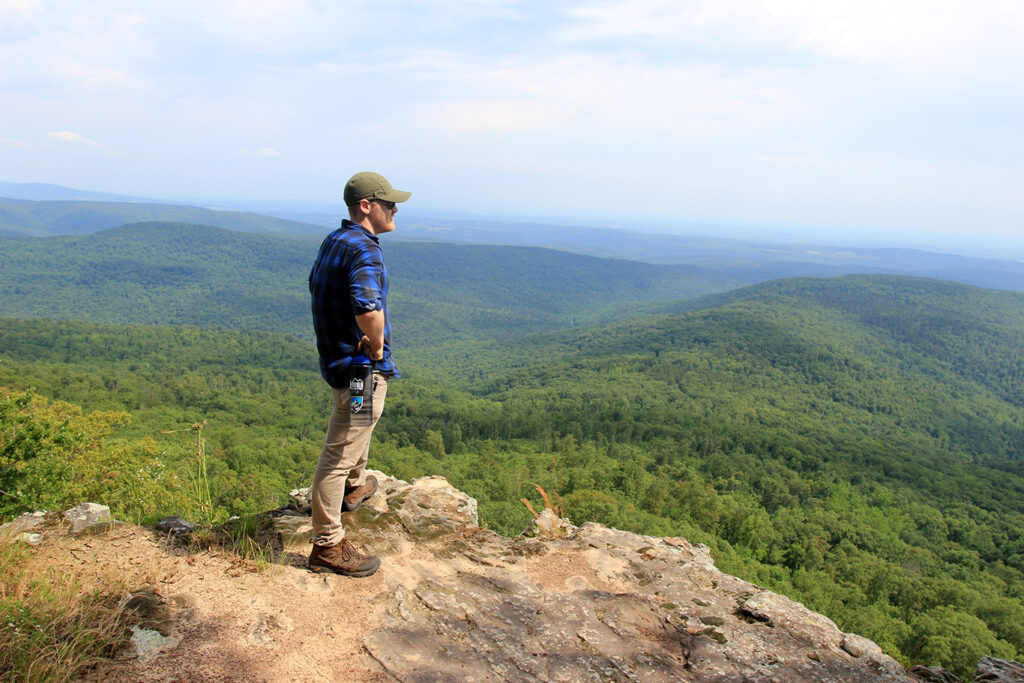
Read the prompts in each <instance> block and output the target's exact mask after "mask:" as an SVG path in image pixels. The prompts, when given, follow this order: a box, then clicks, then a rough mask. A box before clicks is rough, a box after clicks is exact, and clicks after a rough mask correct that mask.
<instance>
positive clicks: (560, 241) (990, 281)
mask: <svg viewBox="0 0 1024 683" xmlns="http://www.w3.org/2000/svg"><path fill="white" fill-rule="evenodd" d="M46 187H47V188H49V187H51V186H46ZM52 187H54V188H56V189H55V190H53V191H54V192H55V193H57V192H58V191H61V190H65V191H66V194H68V195H69V196H73V193H74V192H76V191H74V190H69V189H67V188H60V187H59V186H52ZM261 206H265V207H267V210H268V211H273V212H274V215H276V216H288V217H290V218H281V217H272V216H268V215H264V214H260V213H251V212H239V211H220V210H213V209H209V208H200V207H196V206H185V205H174V204H154V203H139V202H134V203H125V202H103V201H87V202H81V201H40V202H31V201H27V200H13V199H0V235H34V236H44V235H64V234H84V233H89V232H96V231H98V230H103V229H106V228H110V227H116V226H119V225H124V224H126V223H133V222H141V221H167V222H171V221H173V222H184V223H194V224H203V225H213V226H216V227H221V228H226V229H229V230H238V231H243V232H262V233H279V234H317V235H323V234H325V233H326V232H327V231H329V230H330V229H331V228H332V227H333V226H335V225H336V224H337V223H338V222H339V220H340V215H341V211H342V210H343V209H342V207H341V206H340V202H339V203H338V205H331V204H328V203H320V204H310V203H303V202H269V201H268V202H264V203H263V204H261ZM283 207H290V208H287V209H285V208H283ZM291 218H301V219H302V220H301V221H300V220H292V219H291ZM304 221H305V222H304ZM704 227H705V228H706V229H707V230H709V231H712V230H714V229H715V227H714V226H704ZM388 241H389V242H435V243H455V244H484V245H491V246H533V247H545V248H549V249H557V250H561V251H568V252H573V253H577V254H585V255H588V256H598V257H603V258H615V259H630V260H635V261H643V262H645V263H654V264H673V265H682V264H686V265H690V266H697V267H700V268H702V269H704V271H705V272H714V273H715V274H716V276H717V277H719V278H720V279H722V280H726V281H730V282H733V283H735V284H736V285H737V286H739V285H743V284H750V283H754V282H763V281H766V280H773V279H779V278H788V277H801V276H811V277H830V276H836V275H848V274H854V273H890V274H897V275H912V276H918V277H927V278H933V279H940V280H951V281H955V282H961V283H964V284H970V285H976V286H979V287H988V288H993V289H1008V290H1015V291H1024V262H1021V261H1015V260H1010V259H1008V260H997V259H984V258H976V257H967V256H957V255H951V254H938V253H932V252H928V251H923V250H914V249H892V248H885V249H880V248H879V249H869V248H854V247H839V246H834V245H833V246H829V245H814V244H806V243H786V242H779V243H767V242H755V241H745V240H736V239H724V238H719V237H694V236H686V235H669V234H655V233H647V232H633V231H631V230H625V229H623V230H613V229H609V228H593V227H584V226H570V225H555V224H540V223H513V222H508V221H501V220H468V219H464V218H441V219H435V218H429V219H426V218H422V217H417V215H416V213H415V211H411V212H405V211H403V213H402V215H401V219H400V229H399V230H398V231H396V232H395V233H394V234H392V235H389V236H388ZM1010 256H1012V255H1010Z"/></svg>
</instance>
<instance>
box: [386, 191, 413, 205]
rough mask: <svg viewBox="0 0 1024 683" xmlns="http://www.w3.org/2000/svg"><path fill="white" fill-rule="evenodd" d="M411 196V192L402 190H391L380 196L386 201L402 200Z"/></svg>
mask: <svg viewBox="0 0 1024 683" xmlns="http://www.w3.org/2000/svg"><path fill="white" fill-rule="evenodd" d="M411 196H412V192H405V191H404V190H394V189H393V190H391V192H388V193H387V194H386V195H384V196H383V197H381V199H383V200H384V201H386V202H395V203H398V202H404V201H405V200H406V199H408V198H409V197H411Z"/></svg>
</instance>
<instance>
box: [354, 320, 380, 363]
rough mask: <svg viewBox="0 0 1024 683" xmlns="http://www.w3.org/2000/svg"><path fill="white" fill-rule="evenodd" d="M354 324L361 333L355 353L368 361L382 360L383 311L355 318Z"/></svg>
mask: <svg viewBox="0 0 1024 683" xmlns="http://www.w3.org/2000/svg"><path fill="white" fill-rule="evenodd" d="M356 324H357V325H359V329H360V330H361V331H362V333H363V338H362V339H360V340H359V344H358V345H357V346H356V351H358V352H359V353H362V354H363V355H365V356H366V357H367V358H369V359H370V360H381V359H382V358H384V311H369V312H367V313H361V314H359V315H357V316H356Z"/></svg>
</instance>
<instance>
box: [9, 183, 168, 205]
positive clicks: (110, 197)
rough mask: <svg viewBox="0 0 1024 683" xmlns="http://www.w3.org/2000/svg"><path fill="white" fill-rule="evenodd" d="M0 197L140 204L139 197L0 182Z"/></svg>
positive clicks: (51, 185)
mask: <svg viewBox="0 0 1024 683" xmlns="http://www.w3.org/2000/svg"><path fill="white" fill-rule="evenodd" d="M0 197H7V198H9V199H30V200H32V201H46V200H50V201H101V202H140V201H154V200H148V199H147V200H144V199H141V198H139V197H131V196H129V195H124V194H114V193H112V192H93V191H92V190H77V189H75V188H72V187H64V186H63V185H53V184H51V183H11V182H7V181H0Z"/></svg>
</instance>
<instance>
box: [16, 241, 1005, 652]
mask: <svg viewBox="0 0 1024 683" xmlns="http://www.w3.org/2000/svg"><path fill="white" fill-rule="evenodd" d="M391 253H392V252H389V258H390V256H391ZM421 263H422V262H421ZM406 265H407V266H408V267H410V269H411V268H412V264H411V263H409V264H406ZM463 270H464V269H463ZM513 270H514V269H513ZM490 271H491V272H492V273H496V272H498V271H497V268H496V267H494V268H491V269H490ZM429 272H430V271H429V269H427V271H426V273H425V274H424V275H423V277H424V278H425V277H426V274H429ZM416 277H417V278H419V277H420V275H417V276H416ZM500 294H501V292H496V293H494V294H493V295H494V296H498V295H500ZM421 295H422V296H423V297H424V304H425V305H426V304H427V303H429V298H430V294H429V292H421ZM506 296H513V295H508V294H506ZM513 303H514V301H509V302H508V304H513ZM450 305H452V306H453V308H452V309H451V311H452V315H453V316H454V315H472V314H473V309H472V307H468V306H467V307H466V308H460V307H459V306H457V305H454V304H450ZM705 306H706V307H704V308H698V309H696V310H690V311H685V312H680V313H666V314H662V315H657V316H648V317H641V318H633V319H628V320H624V321H621V322H615V323H612V324H609V325H606V326H603V327H585V328H579V329H571V328H563V329H562V330H560V331H550V330H548V329H545V328H537V327H534V326H530V325H525V326H523V332H524V333H523V334H522V335H520V336H513V335H512V334H508V335H506V336H505V337H504V338H503V339H502V340H501V341H500V342H497V341H493V340H487V339H480V340H477V341H474V340H472V339H469V338H465V339H463V340H461V341H459V342H457V343H453V344H438V345H436V347H435V348H429V349H428V348H425V347H426V345H425V344H420V343H406V344H403V343H402V339H398V340H396V343H397V351H396V354H397V358H398V360H399V363H400V365H401V366H402V370H403V372H404V374H405V375H406V378H405V379H403V380H402V381H400V382H397V383H396V384H395V386H394V389H393V391H392V392H391V393H390V394H389V398H388V401H389V407H388V412H387V419H386V420H384V421H383V422H382V423H381V427H380V429H379V430H378V433H377V434H376V435H375V438H376V445H375V447H374V448H375V449H374V455H373V462H374V464H375V465H376V466H378V467H380V468H382V469H385V470H387V471H388V472H390V473H392V474H394V475H396V476H399V477H403V478H409V477H413V476H418V475H423V474H429V473H440V474H444V475H446V476H448V477H449V478H450V480H451V481H452V482H453V483H454V484H456V485H457V486H459V487H460V488H462V489H464V490H466V491H467V492H468V493H470V494H471V495H473V496H475V497H476V498H478V499H479V501H480V509H481V515H482V519H483V521H484V522H487V523H488V524H490V525H491V526H492V527H494V528H497V529H499V530H501V531H503V532H506V533H516V532H517V531H519V529H521V528H522V527H523V526H525V524H526V522H527V520H528V519H529V513H528V512H527V511H526V510H525V508H524V507H523V506H522V505H521V503H519V502H518V500H519V498H521V497H523V496H527V497H532V498H534V499H535V498H536V494H535V492H534V489H533V488H532V486H530V483H531V482H536V483H538V484H540V485H542V486H543V487H544V488H546V489H547V490H548V491H552V492H557V493H558V494H560V496H561V500H562V502H563V503H564V505H565V508H566V512H567V514H568V515H569V516H570V518H572V519H573V520H574V521H576V522H582V521H584V520H587V519H592V520H596V521H601V522H604V523H606V524H610V525H613V526H617V527H620V528H624V529H629V530H634V531H639V532H643V533H649V534H655V535H677V534H678V535H684V536H687V537H688V538H690V539H692V540H694V541H703V542H706V543H708V544H709V545H711V546H712V548H713V549H714V552H715V554H716V556H717V559H718V562H719V564H720V566H721V567H722V568H723V569H725V570H727V571H730V572H731V573H735V574H737V575H739V576H742V577H745V578H747V579H749V580H752V581H755V582H757V583H760V584H762V585H765V586H767V587H769V588H772V589H774V590H778V591H781V592H783V593H785V594H787V595H790V596H791V597H793V598H795V599H798V600H801V601H803V602H805V603H806V604H808V606H810V607H811V608H812V609H815V610H819V611H822V612H824V613H825V614H828V615H829V616H831V617H832V618H833V619H835V620H836V621H837V622H838V623H839V624H840V626H841V627H842V628H843V629H844V630H849V631H855V632H858V633H862V634H864V635H866V636H868V637H870V638H872V639H874V640H876V641H877V642H879V643H880V644H881V645H882V646H883V647H884V648H885V649H886V650H887V651H889V652H890V653H892V654H894V655H896V656H898V657H901V658H902V659H903V660H904V661H905V662H910V661H927V662H929V663H932V664H934V663H942V664H944V665H947V666H949V667H950V668H954V669H959V670H963V669H964V667H965V666H967V665H966V664H964V662H967V661H968V660H970V658H971V657H973V658H974V659H973V660H970V661H971V662H972V663H971V665H972V666H973V661H976V659H977V656H978V655H980V654H997V655H1001V656H1008V657H1014V656H1017V653H1018V652H1020V651H1022V650H1024V627H1022V624H1024V607H1022V602H1021V600H1022V596H1024V540H1022V537H1021V529H1022V528H1024V477H1022V474H1024V472H1022V467H1021V458H1022V453H1024V401H1022V399H1021V397H1022V396H1024V391H1022V390H1021V387H1022V380H1024V366H1022V355H1021V353H1020V349H1021V348H1022V344H1024V296H1021V295H1019V294H1013V293H1008V292H996V291H987V290H979V289H975V288H970V287H964V286H959V285H953V284H949V283H942V282H935V281H928V280H918V279H909V278H894V277H877V276H871V277H848V278H837V279H829V280H814V279H804V280H790V281H781V282H772V283H766V284H764V285H759V286H756V287H753V288H750V289H748V290H744V291H740V292H735V293H730V294H729V295H725V296H722V297H719V298H718V300H717V301H714V302H705ZM424 329H425V331H424V332H423V334H429V329H428V328H424ZM315 367H316V366H315V355H314V352H313V350H312V348H311V346H310V344H309V343H308V342H307V341H303V340H300V339H297V338H295V337H293V336H284V335H277V334H266V333H257V332H249V331H241V332H228V331H211V330H202V329H198V328H192V327H184V328H182V327H151V326H129V327H119V326H104V325H98V324H94V323H68V322H60V323H58V322H49V321H42V320H35V321H23V320H15V319H4V320H3V321H0V386H5V387H7V389H8V390H9V391H13V392H15V396H17V395H19V394H20V393H21V392H23V391H25V390H27V389H30V388H34V389H35V391H36V392H38V393H39V394H41V395H42V397H40V398H35V399H32V397H31V396H25V397H22V398H20V399H18V398H7V399H4V401H5V402H4V405H3V407H2V408H0V421H3V422H4V425H5V427H4V429H6V430H8V431H6V432H5V433H18V434H24V435H28V436H26V438H25V439H23V440H21V441H20V442H17V441H16V445H15V447H14V448H13V450H12V449H10V448H8V450H7V451H5V452H4V456H3V457H5V458H8V459H11V458H13V459H14V460H15V461H17V460H18V458H19V457H21V458H22V460H21V461H19V462H21V464H19V465H18V466H17V467H15V468H14V469H13V470H8V471H9V472H13V473H14V474H13V475H12V476H15V477H17V476H21V477H22V479H21V483H22V484H25V476H27V475H24V473H25V472H30V473H31V472H37V473H38V472H44V473H46V477H48V481H49V484H48V485H47V486H46V487H43V488H38V487H37V489H32V488H31V487H28V488H26V487H25V486H21V489H22V490H35V491H36V493H35V495H37V496H38V497H40V498H41V499H42V500H44V501H45V500H46V496H50V497H51V499H52V498H53V497H59V496H60V495H71V494H70V492H75V493H78V492H81V491H82V490H83V484H82V482H83V481H87V482H89V487H85V488H86V490H88V491H90V492H91V493H93V494H95V495H102V494H103V492H104V491H105V490H107V491H108V494H110V493H111V492H112V491H114V490H115V489H116V490H117V491H121V492H123V491H125V490H128V491H138V492H140V493H143V494H145V493H149V494H151V495H152V499H148V500H145V501H142V502H140V501H139V500H137V499H132V498H131V497H129V498H128V500H130V501H131V500H135V502H134V503H132V507H130V508H129V509H127V510H124V509H122V512H121V514H130V515H135V516H136V517H140V518H152V517H154V516H158V515H160V514H170V513H173V512H179V511H181V510H182V509H185V510H186V512H189V511H191V513H192V514H193V515H201V516H209V517H218V516H220V517H223V516H226V515H228V514H232V513H244V512H251V511H256V510H260V509H264V508H267V507H270V506H272V505H273V504H275V503H277V502H278V501H279V500H280V497H281V496H282V495H283V493H284V492H285V491H286V490H287V489H288V488H290V487H291V486H297V485H300V484H305V483H307V480H308V478H309V476H310V473H311V471H312V466H313V463H314V461H315V459H316V456H317V453H318V450H319V442H320V439H321V438H322V429H323V423H324V421H325V420H326V415H327V410H328V405H327V392H326V390H325V388H324V386H323V385H322V383H321V381H320V379H319V377H318V375H317V373H316V370H315ZM57 399H59V400H61V401H68V402H70V403H71V404H73V405H76V406H81V407H82V408H84V410H85V415H82V416H78V417H75V415H74V413H75V409H74V408H72V407H69V406H63V405H62V404H59V403H57V404H53V403H50V402H51V401H53V400H57ZM19 401H20V403H19ZM31 401H35V403H34V404H31V405H34V406H35V407H34V408H31V409H30V407H29V406H30V403H31ZM95 410H103V411H115V412H114V413H91V412H90V411H95ZM118 411H123V412H124V413H125V414H121V413H120V412H118ZM127 420H130V424H128V425H125V426H120V427H118V426H117V425H119V424H122V423H124V422H125V421H127ZM204 420H205V421H206V425H205V427H204V428H203V431H202V432H201V434H202V436H204V437H205V438H206V439H207V443H206V450H205V454H204V457H203V461H202V462H203V463H204V464H205V467H206V470H205V472H206V476H205V481H206V483H207V485H208V491H209V504H208V505H206V504H205V503H202V497H201V496H199V500H200V502H199V503H196V502H195V501H196V500H197V496H198V494H199V493H201V491H202V490H203V489H201V488H199V487H197V486H196V483H195V482H196V481H197V480H196V476H197V474H198V473H199V472H200V470H199V469H198V467H199V463H200V458H199V456H198V455H197V453H196V449H195V440H196V433H195V430H192V429H191V426H192V425H193V424H196V425H202V422H203V421H204ZM12 425H13V426H12ZM61 425H65V426H64V427H61ZM69 429H70V430H71V431H70V432H69V431H68V430H69ZM11 430H13V431H11ZM61 430H64V431H61ZM177 430H184V431H177ZM33 434H34V435H36V436H35V437H32V436H31V435H33ZM69 434H70V436H69ZM104 434H106V435H107V436H103V435H104ZM47 435H49V436H47ZM61 435H63V436H61ZM58 437H59V438H58ZM33 439H35V440H33ZM47 439H49V440H47ZM61 439H64V441H61ZM33 443H37V444H38V443H46V444H49V446H48V448H47V449H44V450H40V449H36V450H33V449H32V448H31V447H30V446H31V445H32V444H33ZM76 443H77V444H79V446H75V445H74V444H76ZM18 444H20V445H18ZM61 444H63V445H61ZM44 452H45V453H46V454H47V455H48V457H47V458H46V459H40V458H41V456H42V454H43V453H44ZM54 453H57V454H60V455H61V456H62V457H58V458H54V457H53V454H54ZM83 453H92V454H95V455H93V456H90V457H83V455H82V454H83ZM103 453H106V454H108V455H107V456H102V457H101V455H99V454H103ZM109 454H114V455H109ZM118 454H119V455H118ZM104 457H105V458H106V459H104ZM119 458H120V459H121V460H126V461H128V462H129V463H130V466H129V467H123V466H120V465H119V464H118V459H119ZM65 460H66V461H67V462H68V463H70V464H68V466H67V467H65V468H64V469H59V468H58V470H59V471H58V470H54V469H53V468H54V467H57V466H58V465H60V463H62V462H64V461H65ZM97 462H98V463H99V464H97ZM136 465H137V466H136ZM48 468H49V469H48ZM161 468H162V469H161ZM82 472H85V473H86V474H87V475H88V476H84V477H83V476H81V473H82ZM19 473H20V474H19ZM76 473H78V476H76ZM154 473H159V474H160V476H161V477H164V479H161V480H160V484H159V485H157V484H156V483H154V481H155V479H154V477H155V476H156V474H154ZM172 474H174V475H175V476H176V477H177V478H176V479H174V478H172V477H171V475H172ZM61 482H63V483H61ZM76 482H77V483H76ZM0 488H2V489H3V490H5V491H9V490H12V489H13V490H18V488H19V482H18V481H17V480H15V481H5V482H4V487H0ZM156 492H160V495H161V496H163V497H162V498H158V497H157V493H156ZM110 497H111V500H109V501H101V502H111V503H112V504H114V505H115V506H116V505H118V501H119V500H120V501H123V500H125V498H124V496H123V495H118V496H113V495H112V494H111V496H110ZM4 504H5V507H4V508H3V509H4V510H5V511H6V512H7V513H8V514H11V513H13V512H15V511H17V510H19V509H27V508H32V507H34V506H35V505H36V504H37V503H36V502H34V501H31V500H27V499H26V500H13V501H12V500H11V499H10V498H9V497H5V498H4ZM172 504H173V505H175V506H177V507H178V509H170V508H169V507H168V506H170V505H172ZM123 505H125V504H124V503H122V506H123Z"/></svg>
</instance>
